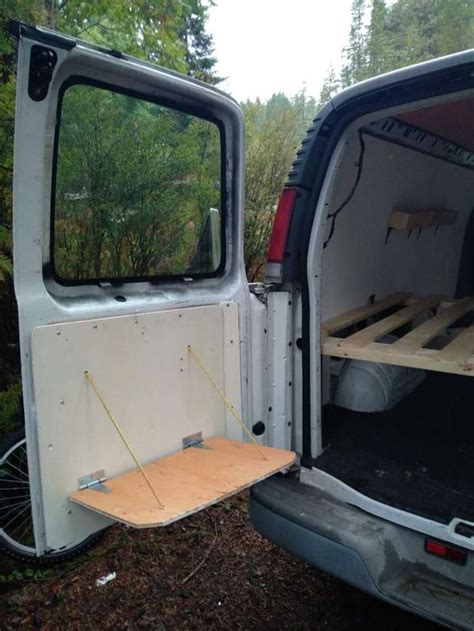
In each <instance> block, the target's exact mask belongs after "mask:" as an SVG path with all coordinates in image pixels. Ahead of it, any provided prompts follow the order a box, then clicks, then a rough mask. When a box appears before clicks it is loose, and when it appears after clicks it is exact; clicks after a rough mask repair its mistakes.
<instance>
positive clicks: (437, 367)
mask: <svg viewBox="0 0 474 631" xmlns="http://www.w3.org/2000/svg"><path fill="white" fill-rule="evenodd" d="M393 307H399V308H398V310H397V311H396V312H395V313H392V314H390V315H387V316H386V317H381V318H380V319H378V320H377V321H376V322H374V323H372V324H367V319H368V318H372V317H374V316H377V315H378V316H380V315H383V313H384V312H386V311H387V310H388V309H390V308H392V310H393ZM473 310H474V298H463V299H461V300H450V301H447V300H444V299H443V297H442V296H428V297H424V298H411V297H410V295H409V294H406V293H399V294H393V295H391V296H388V297H387V298H384V299H383V300H381V301H379V302H376V303H374V304H371V305H368V306H365V307H359V308H357V309H353V310H351V311H348V312H347V313H344V314H342V315H340V316H337V317H336V318H333V319H331V320H328V321H327V322H325V323H323V324H322V354H323V355H330V356H333V357H348V358H351V359H362V360H367V361H372V362H380V363H383V364H394V365H396V366H409V367H412V368H422V369H425V370H434V371H438V372H448V373H453V374H459V375H470V376H474V326H470V327H467V328H465V329H463V330H462V331H461V333H459V334H458V335H457V336H456V337H454V338H453V339H452V340H451V341H449V342H448V343H447V344H446V345H445V346H444V347H443V348H442V349H440V350H435V349H431V348H425V347H426V346H427V345H428V344H429V343H430V342H431V341H432V340H434V339H435V338H436V337H438V336H440V335H442V334H443V333H444V332H445V330H446V329H447V328H448V327H450V326H451V325H453V324H454V323H455V322H457V321H458V320H459V319H461V318H462V317H463V316H465V315H467V314H468V313H469V312H471V311H473ZM426 314H431V317H429V318H428V319H424V320H423V322H421V323H420V324H418V325H417V324H416V322H414V321H416V319H419V317H420V316H422V315H426ZM408 323H412V330H411V331H409V332H408V333H406V334H405V335H403V336H402V337H400V338H399V339H398V340H397V341H396V342H394V343H393V344H387V343H383V342H379V341H377V340H379V339H380V338H381V337H383V336H384V335H388V334H389V333H392V332H394V331H396V330H397V329H398V328H399V327H401V326H403V325H405V324H408ZM356 324H358V325H359V326H360V328H359V330H358V331H356V332H355V333H351V334H350V335H348V336H347V337H335V336H334V334H335V333H338V332H340V331H343V330H344V329H347V328H349V327H352V326H354V325H356ZM364 324H365V325H364Z"/></svg>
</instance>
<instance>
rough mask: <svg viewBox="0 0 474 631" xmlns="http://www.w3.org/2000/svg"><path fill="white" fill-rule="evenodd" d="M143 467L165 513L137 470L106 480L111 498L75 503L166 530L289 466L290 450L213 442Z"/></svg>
mask: <svg viewBox="0 0 474 631" xmlns="http://www.w3.org/2000/svg"><path fill="white" fill-rule="evenodd" d="M202 446H203V447H204V448H196V447H191V448H188V449H184V450H182V451H180V452H178V453H176V454H173V455H171V456H167V457H165V458H162V459H160V460H157V461H156V462H152V463H150V464H148V465H147V466H146V467H145V471H146V474H147V476H148V478H149V480H150V482H151V484H152V486H153V488H154V490H155V491H156V493H157V495H158V497H159V499H160V502H161V503H162V504H163V507H164V508H160V507H159V506H158V505H157V502H156V500H155V498H154V497H153V494H152V492H151V490H150V488H149V487H148V486H147V484H146V482H145V480H144V479H143V476H142V475H141V473H140V472H139V471H131V472H129V473H127V474H125V475H123V476H120V477H118V478H115V479H113V480H108V481H107V482H106V487H107V488H108V489H109V490H110V492H109V493H102V492H99V491H94V490H91V489H86V490H83V491H76V492H75V493H73V494H72V495H71V499H72V500H73V501H74V502H77V503H79V504H81V505H82V506H86V507H87V508H89V509H92V510H94V511H98V512H99V513H102V514H103V515H107V516H108V517H110V518H112V519H115V520H117V521H121V522H123V523H125V524H128V525H129V526H134V527H135V528H148V527H153V526H166V525H167V524H170V523H172V522H174V521H176V520H177V519H181V518H183V517H186V515H191V514H192V513H195V512H196V511H198V510H201V509H203V508H205V507H206V506H210V505H211V504H215V503H216V502H219V501H221V500H223V499H225V498H226V497H229V496H230V495H233V494H234V493H236V492H238V491H241V490H242V489H244V488H247V487H248V486H250V485H251V484H254V483H255V482H258V481H260V480H263V479H264V478H266V477H268V476H270V475H272V474H274V473H277V472H278V471H281V470H283V469H285V468H286V467H289V466H290V465H291V464H293V462H294V461H295V459H296V455H295V454H294V453H293V452H291V451H286V450H283V449H274V448H272V447H265V446H261V447H260V449H261V450H262V451H263V453H264V455H265V457H266V458H267V460H264V459H263V458H262V456H261V455H260V453H259V451H258V450H257V448H256V447H255V445H252V444H248V443H243V442H240V441H234V440H228V439H225V438H221V437H214V438H211V439H209V440H206V441H204V442H203V443H202Z"/></svg>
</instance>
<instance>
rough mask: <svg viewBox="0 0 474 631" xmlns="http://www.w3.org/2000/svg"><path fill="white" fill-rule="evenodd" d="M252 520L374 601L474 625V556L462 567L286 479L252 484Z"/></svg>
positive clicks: (410, 534) (415, 536)
mask: <svg viewBox="0 0 474 631" xmlns="http://www.w3.org/2000/svg"><path fill="white" fill-rule="evenodd" d="M250 517H251V519H252V523H253V525H254V527H255V528H256V530H257V531H258V532H260V533H261V534H262V535H263V536H264V537H266V538H267V539H269V540H270V541H272V542H274V543H275V544H277V545H279V546H281V547H282V548H284V549H285V550H287V551H288V552H290V553H292V554H294V555H296V556H298V557H300V558H302V559H304V560H305V561H306V562H308V563H309V564H311V565H314V566H315V567H318V568H320V569H321V570H323V571H325V572H328V573H329V574H333V575H334V576H336V577H338V578H340V579H342V580H344V581H346V582H347V583H350V584H351V585H353V586H355V587H357V588H359V589H362V590H364V591H365V592H367V593H369V594H371V595H373V596H376V597H378V598H381V599H383V600H386V601H387V602H390V603H392V604H394V605H397V606H399V607H402V608H404V609H408V610H410V611H412V612H413V613H417V614H419V615H422V616H424V617H426V618H429V619H431V620H434V621H436V622H440V623H443V624H445V625H448V626H452V627H454V628H464V629H472V628H474V589H473V588H472V586H473V585H474V559H473V558H470V559H469V561H468V564H467V565H466V566H463V567H461V566H455V565H453V564H450V563H448V562H446V561H442V560H440V559H437V558H435V557H432V556H429V555H427V554H426V553H425V552H424V540H425V537H424V536H423V535H422V534H420V533H417V532H414V531H411V530H407V529H405V528H403V527H401V526H397V525H395V524H392V523H390V522H387V521H384V520H382V519H380V518H377V517H373V516H371V515H368V514H367V513H364V512H363V511H361V510H359V509H357V508H355V507H352V506H350V505H348V504H343V503H341V502H338V501H337V500H334V499H333V498H331V497H330V496H329V495H327V494H325V493H324V492H322V491H321V490H319V489H316V488H314V487H310V486H307V485H304V484H301V483H300V482H298V481H297V480H292V479H289V478H285V477H283V476H274V477H273V478H270V479H269V480H266V481H265V482H262V483H260V484H258V485H256V486H254V487H253V489H252V492H251V499H250Z"/></svg>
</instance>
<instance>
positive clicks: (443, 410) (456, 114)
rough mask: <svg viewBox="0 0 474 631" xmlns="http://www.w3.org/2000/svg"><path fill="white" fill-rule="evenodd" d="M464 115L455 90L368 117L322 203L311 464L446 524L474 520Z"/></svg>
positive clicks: (473, 271)
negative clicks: (318, 429) (315, 438)
mask: <svg viewBox="0 0 474 631" xmlns="http://www.w3.org/2000/svg"><path fill="white" fill-rule="evenodd" d="M473 112H474V95H473V94H472V93H471V94H467V93H463V94H462V96H459V95H457V96H453V95H451V96H450V97H444V98H441V97H440V98H438V99H437V100H436V101H435V100H432V101H430V102H429V103H428V104H426V103H425V104H422V105H421V106H420V105H418V107H416V106H412V107H411V108H410V109H408V108H407V109H405V110H404V111H395V112H390V115H389V116H384V117H383V118H377V119H375V120H369V121H367V122H364V124H363V125H362V126H360V127H358V128H357V129H355V130H354V131H353V132H352V134H351V136H350V137H349V138H347V141H346V143H345V147H344V149H343V152H342V154H341V156H340V159H339V163H338V166H337V170H336V172H335V175H334V176H333V180H332V181H333V185H332V187H331V188H330V192H329V194H328V195H329V197H326V201H327V208H328V214H327V217H328V220H327V228H326V235H325V243H324V249H323V258H322V294H321V303H322V316H321V349H322V354H321V367H322V391H323V397H322V399H323V409H322V442H321V445H322V448H321V452H320V453H319V455H318V457H317V458H316V461H315V467H316V468H317V469H318V470H320V471H323V472H325V473H326V474H329V475H330V476H332V477H333V478H336V479H337V480H339V481H340V482H342V483H344V484H345V485H347V486H348V487H350V488H351V489H353V490H354V491H357V492H358V493H360V494H363V495H364V496H367V497H369V498H371V499H372V500H376V501H378V502H381V503H383V504H386V505H389V506H392V507H395V508H398V509H402V510H403V511H406V512H408V513H412V514H415V515H418V516H421V517H425V518H428V519H431V520H434V521H437V522H439V523H442V524H450V523H451V522H452V520H453V519H459V520H463V521H465V522H474V467H473V462H474V423H473V418H472V407H473V402H474V400H473V395H474V392H473V388H472V386H473V385H474V381H472V380H471V379H472V377H473V376H474V357H473V353H474V248H473V243H474V215H473V212H472V211H473V208H474V116H473ZM457 528H458V529H459V530H456V532H459V534H464V535H465V536H469V537H470V536H472V535H474V526H473V525H472V524H469V523H460V524H458V525H457ZM464 531H465V532H464Z"/></svg>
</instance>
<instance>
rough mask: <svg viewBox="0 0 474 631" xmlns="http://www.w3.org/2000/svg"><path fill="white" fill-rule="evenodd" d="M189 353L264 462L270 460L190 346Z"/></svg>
mask: <svg viewBox="0 0 474 631" xmlns="http://www.w3.org/2000/svg"><path fill="white" fill-rule="evenodd" d="M188 351H189V353H190V355H191V356H192V357H193V358H194V360H195V362H196V363H197V365H198V366H199V368H200V369H201V370H202V371H203V373H204V374H205V375H206V377H207V378H208V379H209V381H210V383H211V385H212V386H213V387H214V389H215V390H216V392H217V393H218V394H219V396H220V397H221V399H222V400H223V401H224V404H225V406H226V407H227V409H228V410H229V412H230V413H231V414H232V416H233V417H234V418H235V419H236V420H237V421H238V422H239V423H240V426H241V428H242V429H243V430H244V432H245V433H246V434H247V436H248V437H249V438H250V440H251V441H252V442H253V444H254V445H255V447H256V448H257V449H258V451H259V453H260V455H261V456H262V458H263V459H264V460H268V458H267V457H266V456H265V454H264V453H263V451H262V450H261V449H260V445H259V444H258V443H257V441H256V440H255V438H254V437H253V436H252V434H251V432H250V430H249V428H248V427H247V425H245V423H244V421H243V420H242V419H241V417H240V416H239V415H238V414H237V412H236V410H235V408H234V406H233V405H232V403H231V402H230V401H229V399H228V398H227V397H226V395H225V394H224V392H223V391H222V390H221V389H220V388H219V386H218V385H217V383H216V382H215V381H214V379H213V378H212V376H211V374H210V373H209V371H208V370H207V369H206V368H205V366H204V364H203V363H202V361H201V360H200V359H199V357H198V355H197V354H196V352H195V351H193V349H192V348H191V346H188Z"/></svg>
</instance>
